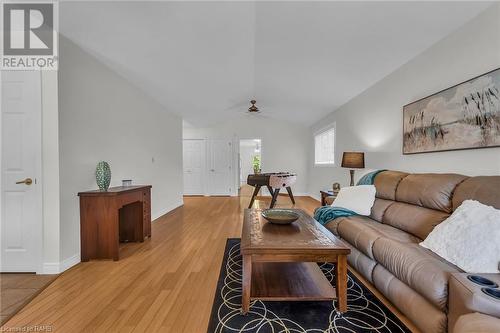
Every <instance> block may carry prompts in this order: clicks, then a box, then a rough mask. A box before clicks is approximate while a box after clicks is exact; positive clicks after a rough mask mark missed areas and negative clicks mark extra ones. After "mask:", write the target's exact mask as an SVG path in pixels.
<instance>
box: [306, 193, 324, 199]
mask: <svg viewBox="0 0 500 333" xmlns="http://www.w3.org/2000/svg"><path fill="white" fill-rule="evenodd" d="M308 196H310V197H311V198H313V199H314V200H318V201H321V196H320V195H319V194H311V193H309V194H308Z"/></svg>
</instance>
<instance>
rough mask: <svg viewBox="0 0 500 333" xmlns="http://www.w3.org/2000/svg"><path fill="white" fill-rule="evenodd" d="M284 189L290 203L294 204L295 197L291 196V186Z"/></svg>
mask: <svg viewBox="0 0 500 333" xmlns="http://www.w3.org/2000/svg"><path fill="white" fill-rule="evenodd" d="M286 191H287V192H288V195H289V196H290V199H291V200H292V203H293V204H294V205H295V198H294V197H293V193H292V188H291V187H290V186H287V187H286Z"/></svg>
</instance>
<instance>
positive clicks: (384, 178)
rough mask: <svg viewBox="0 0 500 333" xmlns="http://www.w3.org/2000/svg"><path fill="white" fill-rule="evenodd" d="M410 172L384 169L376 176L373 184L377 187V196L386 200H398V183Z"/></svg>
mask: <svg viewBox="0 0 500 333" xmlns="http://www.w3.org/2000/svg"><path fill="white" fill-rule="evenodd" d="M407 175H408V174H407V173H405V172H399V171H389V170H388V171H382V172H381V173H379V174H378V175H377V176H376V177H375V181H374V183H373V185H375V187H376V188H377V194H376V197H377V198H380V199H386V200H396V189H397V188H398V184H399V182H400V181H401V179H403V178H404V177H406V176H407Z"/></svg>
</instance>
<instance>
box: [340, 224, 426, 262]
mask: <svg viewBox="0 0 500 333" xmlns="http://www.w3.org/2000/svg"><path fill="white" fill-rule="evenodd" d="M332 222H335V221H332ZM336 228H337V233H338V235H339V236H340V238H342V239H345V240H346V241H347V242H349V243H350V244H351V245H353V246H354V247H356V248H357V249H358V250H359V251H361V252H362V253H363V254H365V255H366V256H368V257H369V258H371V259H375V258H374V256H373V250H372V248H373V244H374V243H375V241H376V240H377V239H379V238H381V237H386V238H389V239H393V240H398V241H400V242H402V243H418V242H420V240H419V239H418V238H416V237H414V236H412V235H410V234H408V233H406V232H404V231H401V230H399V229H396V228H394V227H392V226H390V225H387V224H382V223H379V222H377V221H375V220H372V219H371V218H369V217H367V216H360V215H355V216H349V217H345V218H343V219H342V220H340V221H339V222H338V223H337V227H336Z"/></svg>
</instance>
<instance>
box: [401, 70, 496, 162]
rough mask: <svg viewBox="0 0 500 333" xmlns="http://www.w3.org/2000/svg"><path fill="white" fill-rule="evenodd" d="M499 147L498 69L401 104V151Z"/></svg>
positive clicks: (410, 152) (404, 152)
mask: <svg viewBox="0 0 500 333" xmlns="http://www.w3.org/2000/svg"><path fill="white" fill-rule="evenodd" d="M499 146H500V68H498V69H495V70H493V71H491V72H488V73H485V74H483V75H480V76H477V77H475V78H472V79H470V80H468V81H465V82H462V83H459V84H457V85H455V86H453V87H450V88H448V89H445V90H442V91H440V92H438V93H435V94H433V95H430V96H427V97H425V98H422V99H420V100H418V101H415V102H413V103H410V104H407V105H405V106H404V107H403V154H404V155H406V154H418V153H430V152H437V151H448V150H461V149H475V148H489V147H499Z"/></svg>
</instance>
